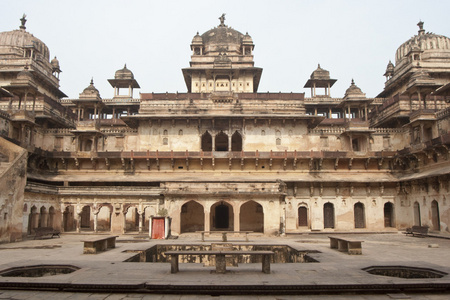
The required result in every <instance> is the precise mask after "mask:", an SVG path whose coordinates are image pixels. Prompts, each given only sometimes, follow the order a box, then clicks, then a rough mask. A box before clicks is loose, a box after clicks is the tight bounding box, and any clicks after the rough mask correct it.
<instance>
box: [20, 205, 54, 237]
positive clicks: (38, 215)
mask: <svg viewBox="0 0 450 300" xmlns="http://www.w3.org/2000/svg"><path fill="white" fill-rule="evenodd" d="M27 210H28V209H27V205H26V204H25V205H24V211H27ZM55 215H56V211H55V208H54V207H53V206H50V207H49V209H47V208H46V207H45V206H41V207H40V208H39V209H38V208H37V207H36V206H35V205H33V206H32V207H31V208H30V214H29V215H28V228H27V233H28V234H31V233H33V232H34V229H35V228H40V227H55V225H56V224H55V223H56V218H55Z"/></svg>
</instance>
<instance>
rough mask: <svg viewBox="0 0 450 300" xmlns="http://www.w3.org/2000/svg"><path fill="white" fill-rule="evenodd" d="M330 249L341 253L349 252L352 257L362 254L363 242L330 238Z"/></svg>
mask: <svg viewBox="0 0 450 300" xmlns="http://www.w3.org/2000/svg"><path fill="white" fill-rule="evenodd" d="M329 238H330V248H331V249H337V250H338V251H341V252H347V253H348V254H351V255H360V254H362V245H361V243H362V241H358V240H352V239H349V238H344V237H335V236H329Z"/></svg>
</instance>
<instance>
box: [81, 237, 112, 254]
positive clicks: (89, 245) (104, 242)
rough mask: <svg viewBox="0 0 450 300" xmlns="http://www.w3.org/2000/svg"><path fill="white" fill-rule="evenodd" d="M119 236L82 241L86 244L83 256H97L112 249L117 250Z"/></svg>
mask: <svg viewBox="0 0 450 300" xmlns="http://www.w3.org/2000/svg"><path fill="white" fill-rule="evenodd" d="M117 237H118V236H117V235H111V236H105V237H100V238H93V239H88V240H84V241H82V242H83V243H84V247H83V254H97V253H98V252H101V251H106V250H108V249H111V248H116V238H117Z"/></svg>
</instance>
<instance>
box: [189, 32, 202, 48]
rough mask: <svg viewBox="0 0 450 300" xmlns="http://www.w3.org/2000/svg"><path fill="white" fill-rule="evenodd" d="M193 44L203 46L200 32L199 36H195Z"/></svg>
mask: <svg viewBox="0 0 450 300" xmlns="http://www.w3.org/2000/svg"><path fill="white" fill-rule="evenodd" d="M192 44H197V45H198V44H203V39H202V37H201V36H200V35H199V34H198V31H197V34H196V35H195V36H194V38H193V39H192Z"/></svg>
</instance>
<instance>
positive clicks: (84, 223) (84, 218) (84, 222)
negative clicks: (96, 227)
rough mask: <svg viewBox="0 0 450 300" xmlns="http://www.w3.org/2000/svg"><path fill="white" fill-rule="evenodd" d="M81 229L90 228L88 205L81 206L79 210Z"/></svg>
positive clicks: (89, 209)
mask: <svg viewBox="0 0 450 300" xmlns="http://www.w3.org/2000/svg"><path fill="white" fill-rule="evenodd" d="M80 227H81V228H85V229H89V228H91V207H90V206H89V205H86V206H83V209H82V210H81V224H80Z"/></svg>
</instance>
